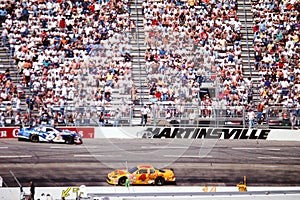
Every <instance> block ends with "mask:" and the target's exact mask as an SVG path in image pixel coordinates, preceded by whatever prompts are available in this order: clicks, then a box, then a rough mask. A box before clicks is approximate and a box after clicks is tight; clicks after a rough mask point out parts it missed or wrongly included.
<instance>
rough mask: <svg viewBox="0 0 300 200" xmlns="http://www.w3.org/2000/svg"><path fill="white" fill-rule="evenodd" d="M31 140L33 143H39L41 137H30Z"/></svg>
mask: <svg viewBox="0 0 300 200" xmlns="http://www.w3.org/2000/svg"><path fill="white" fill-rule="evenodd" d="M30 140H31V141H32V142H38V141H39V136H38V135H31V136H30Z"/></svg>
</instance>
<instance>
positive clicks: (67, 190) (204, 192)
mask: <svg viewBox="0 0 300 200" xmlns="http://www.w3.org/2000/svg"><path fill="white" fill-rule="evenodd" d="M23 190H24V192H25V196H26V194H29V188H28V187H25V188H23ZM272 193H273V194H276V195H277V196H280V195H281V196H283V195H284V196H287V195H288V194H289V195H293V197H295V199H296V198H297V197H298V199H299V197H300V187H248V192H246V193H241V192H239V191H238V188H237V187H221V186H220V187H218V186H217V187H215V186H199V187H198V186H194V187H187V186H185V187H178V186H166V187H157V186H150V187H141V186H130V187H128V188H127V187H121V186H107V187H85V186H80V187H36V194H35V199H41V200H42V199H43V197H46V196H47V195H48V196H51V197H52V199H53V200H61V199H62V197H64V198H65V199H66V200H75V199H76V198H77V197H78V196H81V197H82V198H81V199H91V200H95V199H101V197H109V199H110V200H111V199H123V198H122V197H124V198H125V197H126V199H129V197H131V198H137V197H138V198H137V199H143V198H145V197H148V199H149V198H151V197H152V198H153V197H164V198H166V199H168V198H170V197H172V199H176V197H181V199H190V198H193V197H198V199H199V197H206V199H209V198H208V197H214V198H216V197H217V196H218V195H219V196H220V195H222V197H231V198H232V197H233V196H234V195H236V196H237V195H240V196H241V199H244V197H246V196H251V198H252V199H253V198H254V197H255V195H258V196H260V197H261V196H263V195H266V196H267V195H268V198H269V199H272V198H270V197H271V195H270V194H272ZM83 196H84V197H83ZM7 197H9V200H20V199H21V193H20V188H17V187H12V188H0V199H8V198H7ZM89 197H91V198H89ZM183 197H184V198H183ZM242 197H243V198H242ZM160 199H161V198H160Z"/></svg>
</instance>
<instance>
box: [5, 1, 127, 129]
mask: <svg viewBox="0 0 300 200" xmlns="http://www.w3.org/2000/svg"><path fill="white" fill-rule="evenodd" d="M2 2H3V1H1V7H0V22H1V25H2V27H3V28H4V31H3V32H2V35H1V38H2V44H3V46H4V47H5V48H7V49H9V50H10V55H11V57H13V58H14V61H15V63H14V65H15V66H16V67H17V69H18V73H19V76H21V77H22V81H21V83H18V84H19V85H18V86H16V85H15V84H16V83H12V82H11V78H10V71H9V70H7V71H5V72H3V73H1V76H0V78H1V83H0V84H1V85H0V86H1V89H2V91H1V101H8V102H9V103H12V104H13V111H11V112H5V113H4V114H2V115H1V116H2V118H1V119H0V121H1V122H0V123H2V122H3V120H5V119H4V118H5V117H13V120H14V121H15V124H16V125H18V124H20V123H22V122H23V123H25V124H26V125H28V124H36V123H42V121H43V120H44V121H45V120H46V121H47V122H50V123H51V124H65V123H68V124H75V123H76V125H78V124H80V123H83V122H88V121H89V120H91V119H97V118H99V116H100V113H104V114H106V112H105V109H106V108H107V107H109V106H110V104H111V101H112V100H113V96H112V90H113V89H115V88H119V89H120V91H121V92H122V93H129V92H130V90H131V89H132V86H133V84H132V80H131V67H132V62H131V61H132V57H131V55H130V49H131V48H130V44H129V33H130V31H131V30H130V29H131V27H132V22H131V21H130V4H129V1H126V0H124V1H123V0H120V1H119V0H118V1H116V0H110V1H98V0H90V1H86V0H78V1H72V0H67V1H62V0H49V1H48V0H32V1H18V0H16V1H5V2H3V3H2ZM22 99H23V100H24V101H25V102H26V107H27V112H24V113H21V112H20V100H22ZM9 103H8V104H9ZM5 109H6V110H9V109H12V108H5ZM39 116H43V117H41V118H40V117H39ZM2 124H3V123H2Z"/></svg>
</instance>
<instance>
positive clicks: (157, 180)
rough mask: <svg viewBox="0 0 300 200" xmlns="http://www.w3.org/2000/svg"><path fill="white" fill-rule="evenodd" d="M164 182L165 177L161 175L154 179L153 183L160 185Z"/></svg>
mask: <svg viewBox="0 0 300 200" xmlns="http://www.w3.org/2000/svg"><path fill="white" fill-rule="evenodd" d="M164 183H165V179H164V178H163V177H161V176H160V177H157V178H156V179H155V185H158V186H162V185H164Z"/></svg>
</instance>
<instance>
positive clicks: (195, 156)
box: [164, 155, 212, 158]
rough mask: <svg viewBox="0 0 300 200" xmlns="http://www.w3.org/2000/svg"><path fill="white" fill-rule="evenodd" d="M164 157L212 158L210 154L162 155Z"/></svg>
mask: <svg viewBox="0 0 300 200" xmlns="http://www.w3.org/2000/svg"><path fill="white" fill-rule="evenodd" d="M164 157H172V158H175V157H176V158H177V157H178V158H212V156H200V155H182V156H179V155H164Z"/></svg>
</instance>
